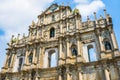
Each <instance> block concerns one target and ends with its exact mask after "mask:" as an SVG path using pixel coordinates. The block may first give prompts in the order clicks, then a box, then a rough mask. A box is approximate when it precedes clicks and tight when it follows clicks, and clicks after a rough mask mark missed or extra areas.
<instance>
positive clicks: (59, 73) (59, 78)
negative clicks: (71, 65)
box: [58, 69, 62, 80]
mask: <svg viewBox="0 0 120 80" xmlns="http://www.w3.org/2000/svg"><path fill="white" fill-rule="evenodd" d="M58 80H62V72H61V69H59V71H58Z"/></svg>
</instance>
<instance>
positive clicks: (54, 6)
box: [44, 4, 59, 14]
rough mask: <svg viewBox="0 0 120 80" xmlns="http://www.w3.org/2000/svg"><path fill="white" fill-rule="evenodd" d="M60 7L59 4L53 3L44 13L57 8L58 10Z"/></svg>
mask: <svg viewBox="0 0 120 80" xmlns="http://www.w3.org/2000/svg"><path fill="white" fill-rule="evenodd" d="M58 9H59V7H58V5H57V4H52V5H51V6H50V7H48V8H47V9H46V11H45V12H44V13H45V14H48V13H51V12H54V11H56V10H58Z"/></svg>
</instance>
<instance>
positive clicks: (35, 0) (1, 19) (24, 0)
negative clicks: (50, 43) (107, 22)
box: [0, 0, 120, 67]
mask: <svg viewBox="0 0 120 80" xmlns="http://www.w3.org/2000/svg"><path fill="white" fill-rule="evenodd" d="M68 2H69V4H70V6H71V7H72V9H74V8H75V7H76V8H78V9H79V10H80V13H81V14H82V18H83V21H85V20H86V16H88V15H89V16H90V17H91V19H93V12H94V11H95V12H97V17H98V18H99V16H100V15H102V16H103V17H104V13H103V9H104V8H106V9H107V13H109V14H110V15H111V17H112V19H113V25H114V26H113V28H114V31H115V34H116V38H117V41H118V44H119V45H120V35H119V31H120V26H119V25H120V16H119V15H120V10H119V8H120V7H119V6H120V0H0V59H1V60H0V67H2V66H3V62H4V60H5V53H6V51H5V49H6V48H7V45H6V43H7V42H9V40H10V38H11V35H12V34H14V35H15V36H17V34H18V33H20V34H21V36H22V34H23V33H25V34H26V35H27V34H28V26H29V25H30V24H31V23H32V20H35V21H37V15H39V14H40V13H41V12H42V11H43V10H44V9H46V8H47V7H49V6H50V5H51V4H52V3H58V4H62V3H64V4H65V5H67V3H68ZM119 48H120V47H119Z"/></svg>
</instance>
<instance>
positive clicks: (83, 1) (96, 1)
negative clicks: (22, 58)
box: [74, 0, 105, 17]
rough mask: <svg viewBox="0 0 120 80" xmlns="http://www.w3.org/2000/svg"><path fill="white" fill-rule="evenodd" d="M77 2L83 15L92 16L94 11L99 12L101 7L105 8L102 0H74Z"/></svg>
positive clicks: (77, 6)
mask: <svg viewBox="0 0 120 80" xmlns="http://www.w3.org/2000/svg"><path fill="white" fill-rule="evenodd" d="M74 2H75V3H77V5H76V8H78V9H79V11H80V13H81V15H82V16H83V17H86V16H90V15H92V14H93V12H98V11H99V10H100V9H104V8H105V4H104V3H103V2H102V0H92V1H91V0H74Z"/></svg>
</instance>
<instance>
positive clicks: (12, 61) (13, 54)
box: [10, 53, 15, 68]
mask: <svg viewBox="0 0 120 80" xmlns="http://www.w3.org/2000/svg"><path fill="white" fill-rule="evenodd" d="M14 58H15V53H12V59H11V65H10V66H11V67H12V68H13V66H14V65H13V64H14Z"/></svg>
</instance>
